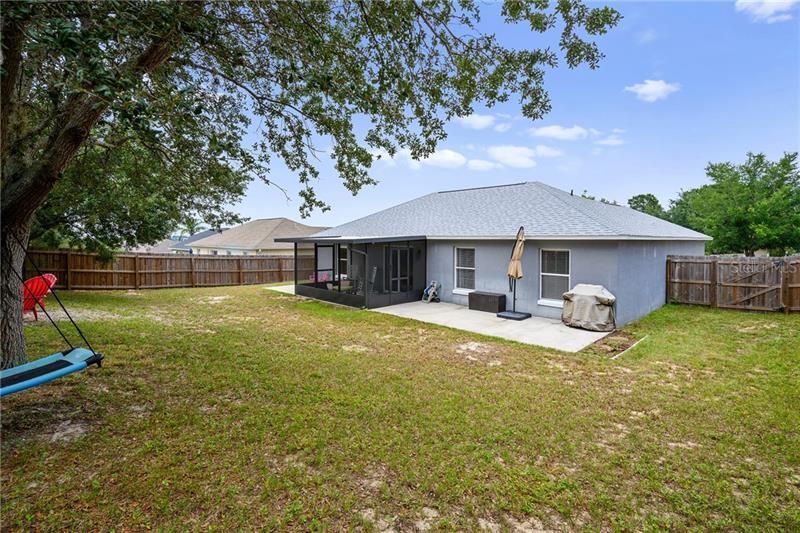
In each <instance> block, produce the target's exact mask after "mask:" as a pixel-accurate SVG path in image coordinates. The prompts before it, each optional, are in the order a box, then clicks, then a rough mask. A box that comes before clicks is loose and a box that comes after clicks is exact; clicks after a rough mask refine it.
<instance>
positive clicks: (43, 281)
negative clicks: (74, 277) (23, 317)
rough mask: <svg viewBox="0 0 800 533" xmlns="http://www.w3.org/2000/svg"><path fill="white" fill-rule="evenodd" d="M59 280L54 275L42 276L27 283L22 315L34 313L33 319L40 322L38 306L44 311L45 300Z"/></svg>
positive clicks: (23, 294)
mask: <svg viewBox="0 0 800 533" xmlns="http://www.w3.org/2000/svg"><path fill="white" fill-rule="evenodd" d="M56 281H58V278H57V277H55V276H54V275H53V274H42V275H41V276H36V277H35V278H31V279H29V280H26V281H25V284H24V286H23V287H22V296H23V298H22V313H23V314H25V313H27V312H28V311H33V318H35V319H36V320H39V314H38V313H37V312H36V304H37V303H38V304H39V307H41V308H42V309H44V299H45V297H46V296H47V293H49V292H50V289H51V288H52V287H53V285H55V284H56Z"/></svg>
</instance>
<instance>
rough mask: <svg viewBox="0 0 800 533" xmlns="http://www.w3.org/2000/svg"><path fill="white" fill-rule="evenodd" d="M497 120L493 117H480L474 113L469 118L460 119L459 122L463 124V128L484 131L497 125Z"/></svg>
mask: <svg viewBox="0 0 800 533" xmlns="http://www.w3.org/2000/svg"><path fill="white" fill-rule="evenodd" d="M495 120H496V119H495V118H494V116H492V115H479V114H478V113H473V114H471V115H469V116H466V117H459V118H458V121H459V122H461V125H462V126H464V127H465V128H470V129H473V130H482V129H485V128H488V127H489V126H491V125H492V124H494V123H495Z"/></svg>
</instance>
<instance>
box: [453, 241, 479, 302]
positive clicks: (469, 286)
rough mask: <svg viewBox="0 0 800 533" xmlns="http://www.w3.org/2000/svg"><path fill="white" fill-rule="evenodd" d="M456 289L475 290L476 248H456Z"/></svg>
mask: <svg viewBox="0 0 800 533" xmlns="http://www.w3.org/2000/svg"><path fill="white" fill-rule="evenodd" d="M455 256H456V258H455V264H456V283H455V289H456V290H459V289H461V290H468V291H472V290H475V248H456V249H455Z"/></svg>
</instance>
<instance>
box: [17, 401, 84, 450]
mask: <svg viewBox="0 0 800 533" xmlns="http://www.w3.org/2000/svg"><path fill="white" fill-rule="evenodd" d="M3 411H4V412H3V417H2V420H3V423H2V430H3V444H2V448H3V450H4V451H11V450H14V449H16V448H18V447H19V446H24V445H25V444H24V443H26V442H29V441H32V440H33V441H42V442H48V443H63V442H71V441H73V440H76V439H78V438H80V437H82V436H83V435H85V434H86V433H88V432H89V430H90V429H91V423H90V421H89V420H88V413H86V412H85V410H84V409H82V408H81V407H80V406H76V405H70V403H68V402H65V401H60V400H56V399H53V400H45V401H38V402H35V403H31V404H27V405H24V406H21V407H19V408H17V409H15V410H14V411H10V410H5V409H4V410H3Z"/></svg>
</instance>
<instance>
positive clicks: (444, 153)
mask: <svg viewBox="0 0 800 533" xmlns="http://www.w3.org/2000/svg"><path fill="white" fill-rule="evenodd" d="M466 162H467V158H466V157H464V156H463V155H462V154H461V153H459V152H456V151H455V150H450V149H448V148H443V149H442V150H436V151H435V152H434V153H432V154H431V155H430V156H428V158H427V159H423V160H422V161H421V163H422V164H423V165H429V166H432V167H440V168H458V167H461V166H464V164H465V163H466Z"/></svg>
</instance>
